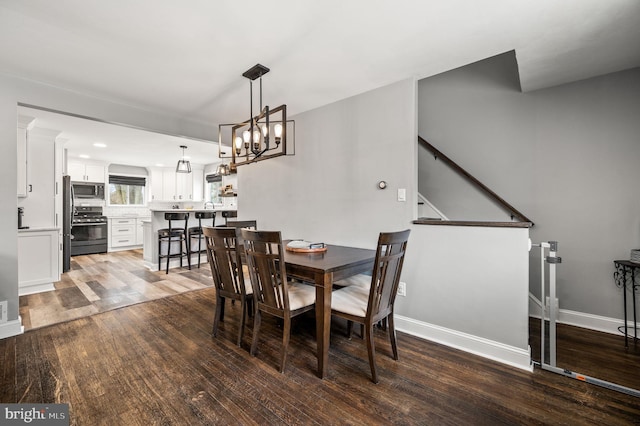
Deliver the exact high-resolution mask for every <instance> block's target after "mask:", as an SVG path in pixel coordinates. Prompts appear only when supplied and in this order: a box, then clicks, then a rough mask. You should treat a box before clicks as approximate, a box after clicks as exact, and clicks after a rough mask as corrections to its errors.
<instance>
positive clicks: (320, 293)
mask: <svg viewBox="0 0 640 426" xmlns="http://www.w3.org/2000/svg"><path fill="white" fill-rule="evenodd" d="M315 281H316V341H317V351H318V353H317V357H318V377H320V378H321V379H322V378H323V377H324V376H325V375H326V373H327V366H328V364H329V340H330V339H329V336H330V332H331V290H332V285H333V274H332V273H326V274H317V275H316V280H315Z"/></svg>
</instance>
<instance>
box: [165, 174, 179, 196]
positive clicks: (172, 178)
mask: <svg viewBox="0 0 640 426" xmlns="http://www.w3.org/2000/svg"><path fill="white" fill-rule="evenodd" d="M162 199H163V200H165V201H177V199H178V198H177V196H176V172H175V170H174V169H164V170H163V171H162Z"/></svg>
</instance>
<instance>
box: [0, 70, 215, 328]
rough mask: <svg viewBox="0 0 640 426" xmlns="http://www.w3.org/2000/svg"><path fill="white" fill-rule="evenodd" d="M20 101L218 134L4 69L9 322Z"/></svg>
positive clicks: (1, 277)
mask: <svg viewBox="0 0 640 426" xmlns="http://www.w3.org/2000/svg"><path fill="white" fill-rule="evenodd" d="M19 102H20V103H25V104H29V105H36V106H42V107H47V108H52V109H56V110H59V111H64V112H71V113H76V114H81V115H85V116H89V117H94V118H99V119H102V120H105V121H111V122H116V123H125V124H130V125H134V126H138V127H142V128H146V129H150V130H155V131H159V132H163V133H168V134H178V135H183V136H189V137H194V138H199V139H213V135H215V134H216V129H215V128H214V127H213V126H210V125H206V124H201V123H194V122H190V121H188V120H187V119H184V118H182V117H169V116H166V115H163V114H160V113H155V112H153V111H146V110H143V109H138V108H135V107H132V106H127V105H119V104H115V103H112V102H109V101H104V100H100V99H97V98H93V97H90V96H84V95H79V94H77V93H72V92H68V91H65V90H61V89H58V88H55V87H52V86H47V85H43V84H38V83H34V82H30V81H27V80H21V79H18V78H14V77H9V76H5V75H2V74H0V145H2V155H1V156H0V180H1V181H2V182H3V184H2V186H0V200H2V202H0V218H2V219H3V220H0V300H8V301H9V309H8V319H9V320H10V321H15V320H16V319H17V318H18V259H17V247H18V242H17V241H18V232H17V225H16V224H17V216H16V215H17V197H16V186H17V183H16V179H17V169H16V155H17V150H16V141H17V105H18V103H19ZM52 161H53V159H52ZM1 335H2V331H1V330H0V336H1Z"/></svg>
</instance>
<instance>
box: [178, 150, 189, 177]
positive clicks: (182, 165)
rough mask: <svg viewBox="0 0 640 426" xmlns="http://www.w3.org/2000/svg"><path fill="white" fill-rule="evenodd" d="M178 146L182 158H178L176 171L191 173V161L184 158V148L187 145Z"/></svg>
mask: <svg viewBox="0 0 640 426" xmlns="http://www.w3.org/2000/svg"><path fill="white" fill-rule="evenodd" d="M180 148H182V160H178V165H177V166H176V173H191V163H190V162H189V160H185V159H184V150H185V149H187V147H186V146H185V145H180Z"/></svg>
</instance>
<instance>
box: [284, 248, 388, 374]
mask: <svg viewBox="0 0 640 426" xmlns="http://www.w3.org/2000/svg"><path fill="white" fill-rule="evenodd" d="M288 242H289V241H288V240H287V241H283V245H284V246H286V245H287V243H288ZM375 257H376V251H375V250H369V249H361V248H355V247H345V246H335V245H327V251H326V252H322V253H297V252H290V251H288V250H285V254H284V261H285V265H286V270H287V276H289V277H290V278H298V279H301V280H303V281H307V282H313V283H315V286H316V340H317V356H318V376H319V377H320V378H323V377H324V376H325V375H326V373H327V365H328V361H329V340H330V339H329V336H330V331H331V291H332V289H333V282H334V281H337V280H340V279H343V278H347V277H350V276H353V275H356V274H360V273H363V272H371V271H372V270H373V263H374V261H375Z"/></svg>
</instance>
